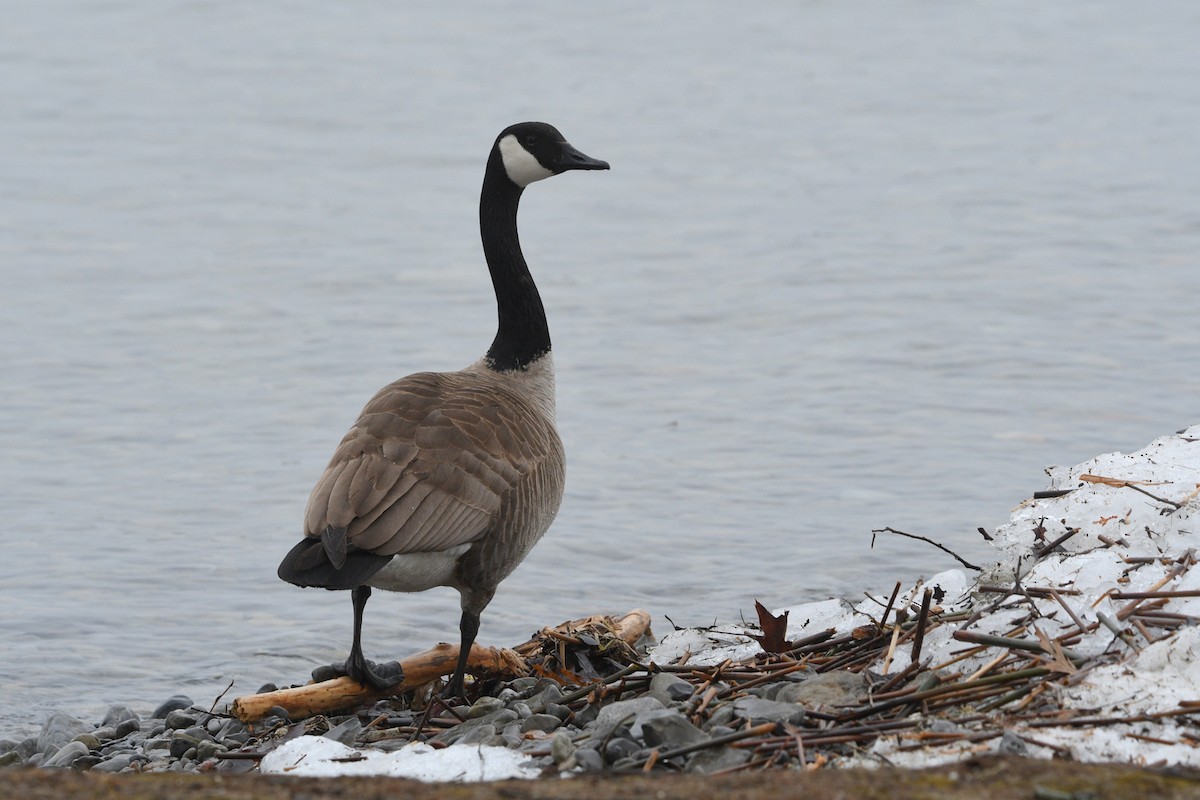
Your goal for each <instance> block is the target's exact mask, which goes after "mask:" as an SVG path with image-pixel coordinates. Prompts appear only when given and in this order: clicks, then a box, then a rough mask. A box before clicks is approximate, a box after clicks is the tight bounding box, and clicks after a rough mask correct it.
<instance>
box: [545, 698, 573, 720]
mask: <svg viewBox="0 0 1200 800" xmlns="http://www.w3.org/2000/svg"><path fill="white" fill-rule="evenodd" d="M546 713H547V714H553V715H554V716H556V717H558V718H559V719H561V720H562V721H563V722H566V721H567V717H569V716H571V707H570V706H564V705H563V704H562V703H550V704H548V705H547V706H546Z"/></svg>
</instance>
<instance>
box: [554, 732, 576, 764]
mask: <svg viewBox="0 0 1200 800" xmlns="http://www.w3.org/2000/svg"><path fill="white" fill-rule="evenodd" d="M574 754H575V743H574V742H572V741H571V737H570V736H568V735H567V734H565V733H563V732H562V731H556V732H555V733H554V735H553V736H551V737H550V757H551V758H552V759H554V763H555V764H558V765H560V766H561V765H562V764H563V762H565V761H566V760H567V759H568V758H570V757H571V756H572V755H574Z"/></svg>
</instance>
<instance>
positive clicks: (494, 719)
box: [430, 708, 517, 744]
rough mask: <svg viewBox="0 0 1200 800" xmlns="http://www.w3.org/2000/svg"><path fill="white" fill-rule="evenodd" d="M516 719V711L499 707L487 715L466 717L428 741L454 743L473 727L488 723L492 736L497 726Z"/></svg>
mask: <svg viewBox="0 0 1200 800" xmlns="http://www.w3.org/2000/svg"><path fill="white" fill-rule="evenodd" d="M516 719H517V712H515V711H513V710H512V709H511V708H500V709H499V710H497V711H493V712H492V713H491V714H488V715H487V716H484V717H475V718H474V719H468V720H467V721H466V722H463V723H461V724H459V725H457V726H455V727H453V728H450V729H449V730H446V731H443V732H442V733H439V734H438V735H437V736H434V737H433V738H432V739H431V740H430V741H435V742H442V743H444V744H454V743H455V742H457V741H459V740H460V739H462V738H463V737H464V736H466V735H467V734H468V733H470V732H471V730H472V729H473V728H476V727H478V726H480V725H490V726H491V729H492V736H495V735H496V731H497V730H498V729H499V728H502V727H503V726H505V725H507V724H508V723H510V722H515V721H516Z"/></svg>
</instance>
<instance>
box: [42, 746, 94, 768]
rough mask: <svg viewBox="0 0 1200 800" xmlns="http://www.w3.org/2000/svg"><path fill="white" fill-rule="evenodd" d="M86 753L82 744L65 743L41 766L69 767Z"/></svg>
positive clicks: (85, 748) (85, 747) (87, 751)
mask: <svg viewBox="0 0 1200 800" xmlns="http://www.w3.org/2000/svg"><path fill="white" fill-rule="evenodd" d="M88 753H89V750H88V749H87V746H86V745H85V744H83V742H67V743H66V744H64V745H63V746H62V747H60V748H59V749H58V751H57V752H55V753H54V755H52V756H50V757H48V758H47V759H46V760H45V761H43V762H42V766H43V767H47V768H57V767H69V766H71V765H72V764H74V763H75V762H76V761H78V760H79V759H80V758H82V757H83V756H86V755H87V754H88Z"/></svg>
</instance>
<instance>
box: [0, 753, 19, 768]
mask: <svg viewBox="0 0 1200 800" xmlns="http://www.w3.org/2000/svg"><path fill="white" fill-rule="evenodd" d="M24 761H25V759H24V758H22V757H21V754H20V753H18V752H17V751H16V750H9V751H8V752H7V753H4V754H2V755H0V769H3V768H5V767H15V766H17V765H18V764H21V763H24Z"/></svg>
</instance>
